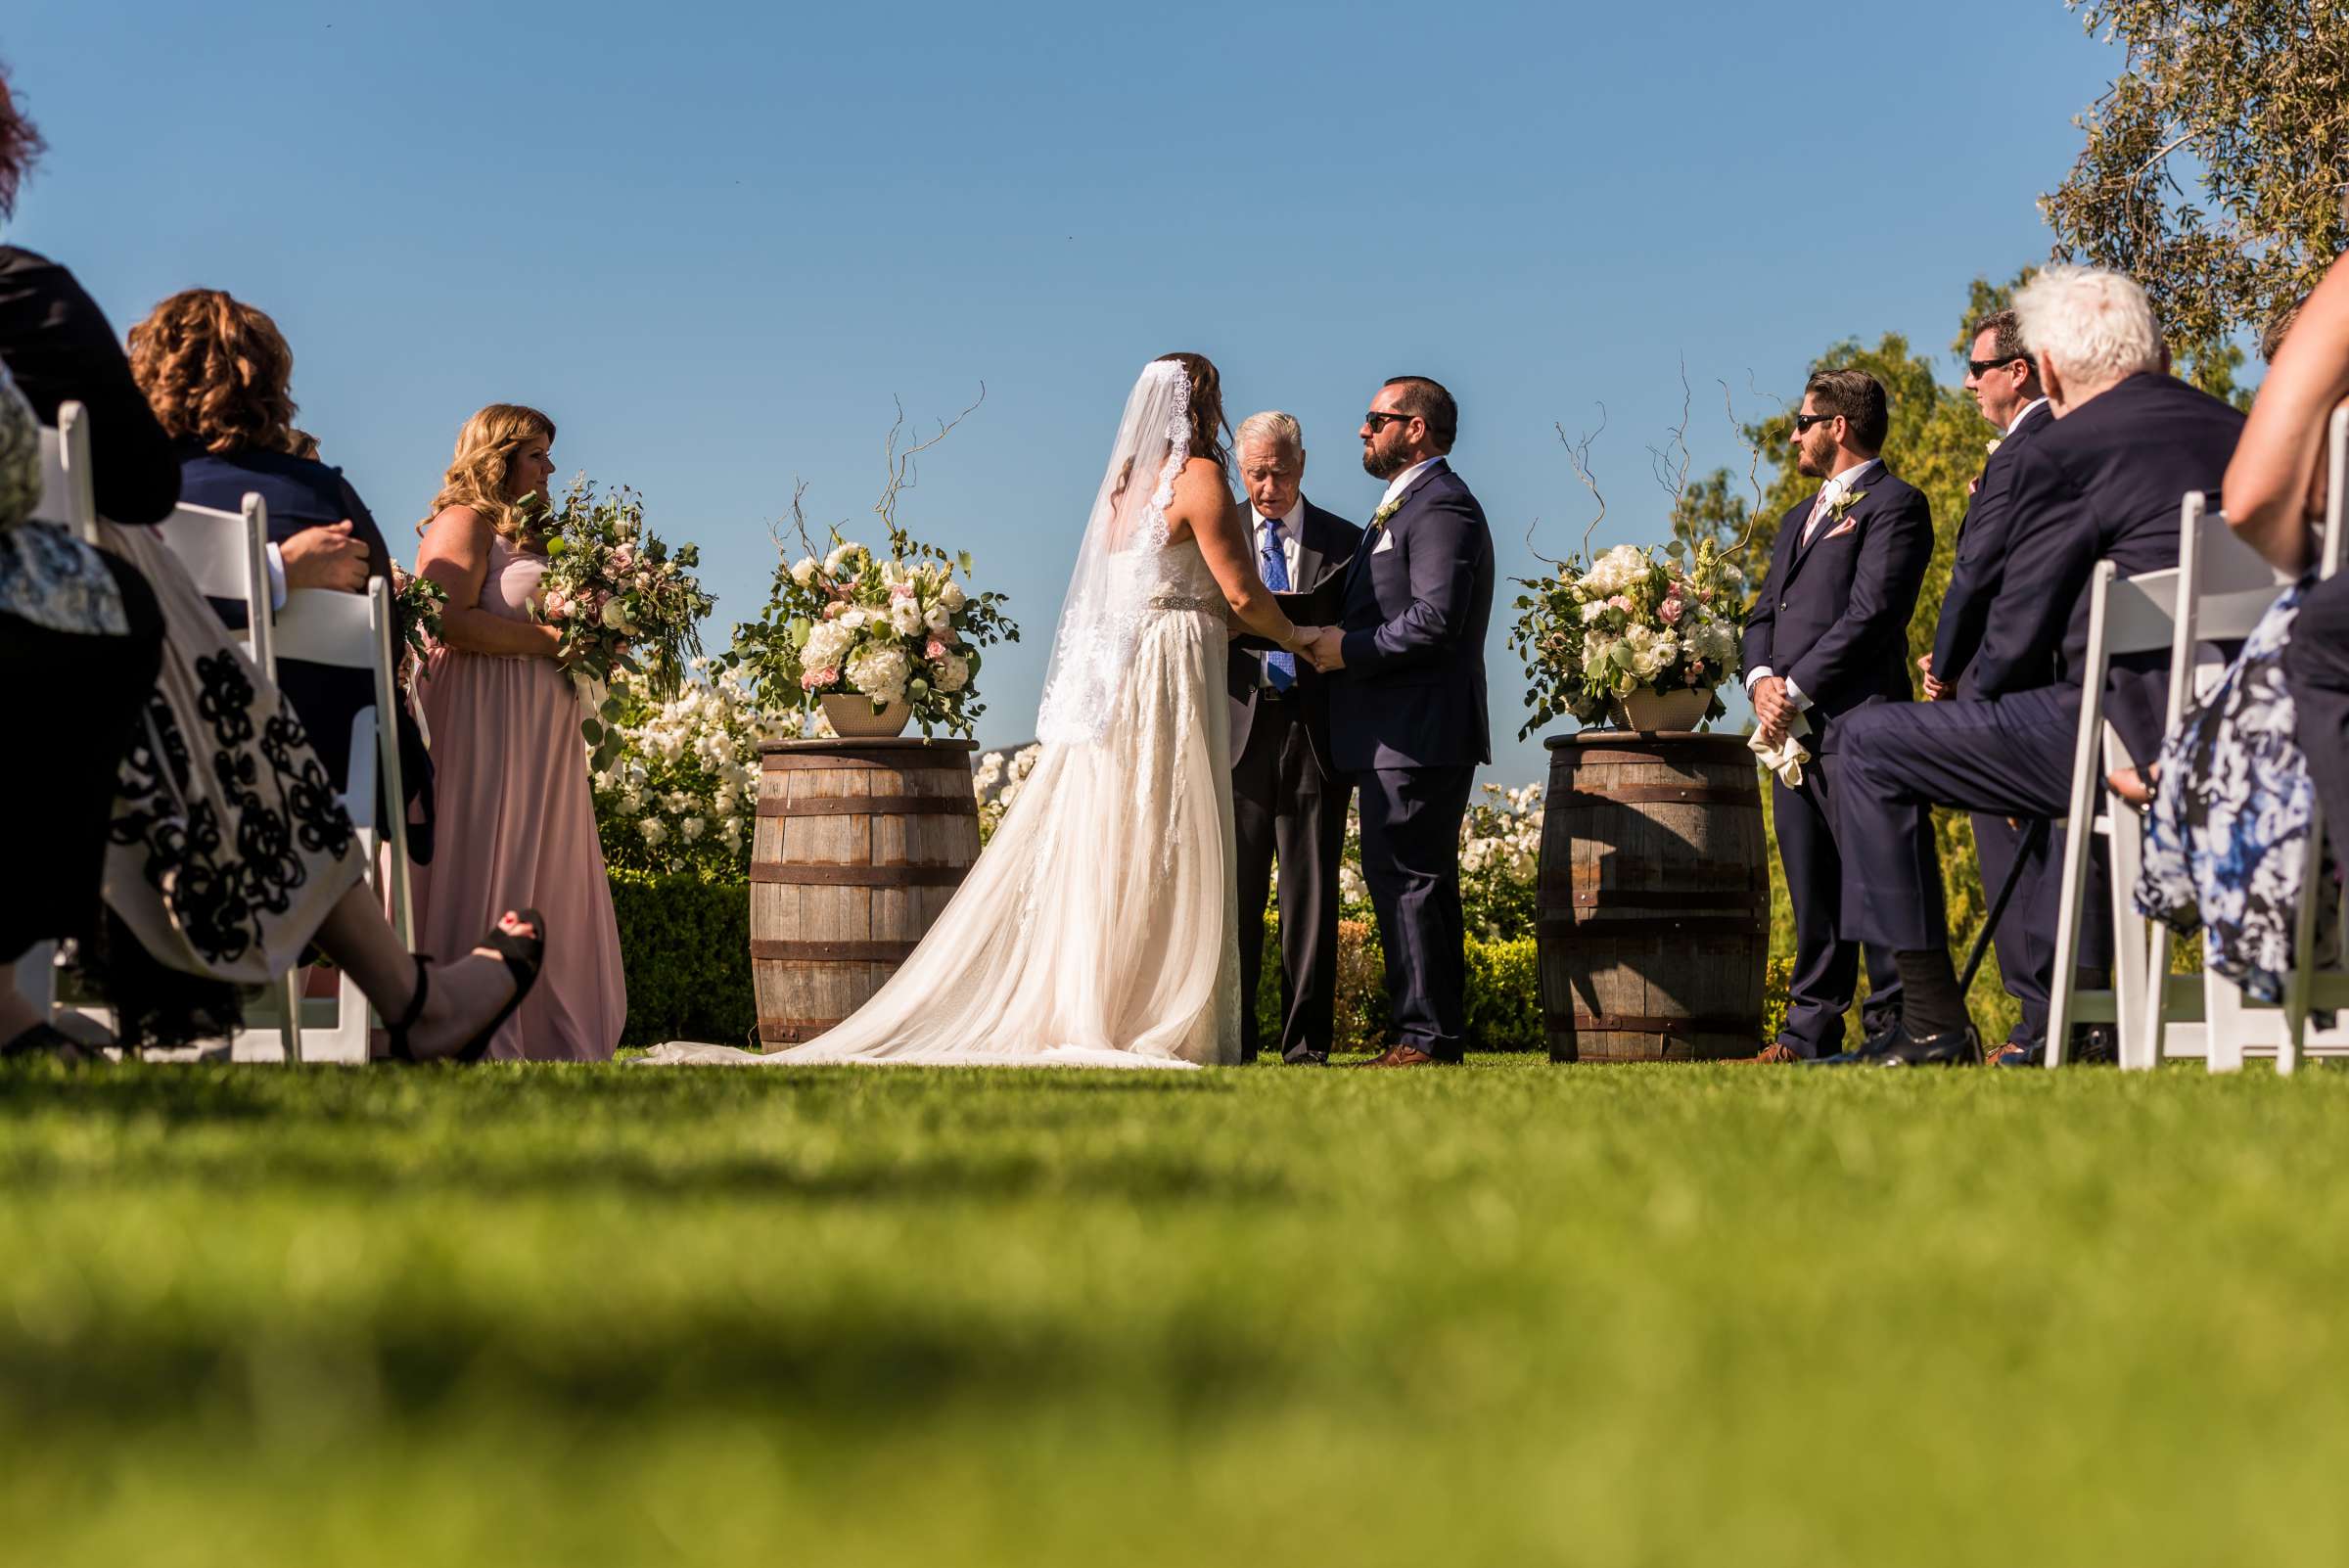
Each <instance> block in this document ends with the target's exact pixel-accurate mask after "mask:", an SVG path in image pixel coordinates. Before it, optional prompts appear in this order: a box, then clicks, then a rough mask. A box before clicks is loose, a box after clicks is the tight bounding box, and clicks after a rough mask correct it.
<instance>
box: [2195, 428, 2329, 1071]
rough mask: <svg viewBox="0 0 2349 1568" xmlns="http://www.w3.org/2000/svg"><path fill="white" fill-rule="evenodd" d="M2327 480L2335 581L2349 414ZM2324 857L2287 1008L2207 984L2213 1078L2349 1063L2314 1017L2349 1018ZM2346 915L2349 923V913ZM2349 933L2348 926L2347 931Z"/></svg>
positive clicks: (2320, 561)
mask: <svg viewBox="0 0 2349 1568" xmlns="http://www.w3.org/2000/svg"><path fill="white" fill-rule="evenodd" d="M2325 461H2326V465H2327V474H2326V478H2327V480H2328V481H2329V484H2327V485H2326V508H2325V528H2324V532H2323V534H2322V536H2321V538H2320V539H2319V543H2318V551H2317V574H2318V576H2319V577H2320V578H2323V577H2329V576H2333V575H2334V574H2335V573H2337V572H2339V571H2340V569H2341V561H2342V556H2343V552H2344V547H2345V545H2349V541H2345V540H2344V539H2343V537H2342V533H2343V530H2342V522H2341V520H2342V514H2343V503H2342V495H2341V487H2342V484H2343V483H2344V482H2349V410H2336V411H2335V412H2334V413H2333V416H2332V420H2331V423H2330V425H2329V426H2328V427H2327V429H2326V455H2325ZM2308 831H2309V842H2310V844H2311V845H2312V846H2317V847H2321V846H2322V845H2323V844H2324V842H2325V811H2324V805H2323V803H2322V802H2317V803H2314V804H2313V805H2312V806H2311V807H2310V810H2309V823H2308ZM2322 867H2323V860H2322V858H2321V855H2317V854H2312V856H2311V857H2310V861H2309V866H2308V875H2307V876H2306V877H2305V878H2303V879H2302V882H2301V886H2300V903H2299V907H2298V909H2297V910H2296V911H2295V912H2294V920H2293V933H2292V973H2291V975H2290V976H2289V977H2288V978H2287V979H2286V980H2285V982H2284V993H2283V1000H2282V1001H2281V1003H2280V1004H2275V1003H2262V1002H2255V1001H2247V1000H2245V999H2244V997H2243V994H2242V992H2241V991H2240V989H2238V988H2237V987H2235V986H2234V985H2233V984H2231V983H2230V982H2228V981H2226V980H2224V979H2221V978H2220V977H2219V976H2216V975H2211V976H2208V977H2206V988H2205V989H2206V992H2207V994H2208V997H2209V1000H2208V1002H2207V1004H2206V1006H2207V1010H2208V1012H2209V1015H2210V1021H2211V1054H2210V1070H2211V1071H2212V1072H2214V1073H2219V1072H2232V1071H2235V1070H2238V1069H2240V1068H2241V1066H2242V1065H2243V1057H2244V1055H2245V1053H2246V1052H2247V1051H2248V1052H2256V1053H2258V1054H2261V1055H2266V1054H2268V1053H2270V1052H2273V1053H2274V1055H2275V1058H2276V1071H2277V1072H2279V1073H2289V1072H2292V1071H2293V1070H2294V1069H2296V1068H2297V1067H2298V1066H2299V1065H2300V1058H2301V1056H2302V1055H2303V1054H2306V1055H2311V1056H2341V1055H2349V1022H2344V1023H2340V1024H2336V1025H2335V1026H2334V1027H2333V1028H2332V1029H2329V1030H2326V1031H2322V1032H2318V1033H2315V1034H2312V1033H2311V1022H2310V1018H2309V1015H2310V1013H2311V1012H2312V1011H2314V1010H2315V1009H2317V1008H2320V1007H2322V1008H2326V1009H2329V1010H2332V1011H2335V1012H2339V1011H2343V1010H2349V971H2344V970H2343V969H2341V968H2338V967H2335V968H2326V969H2320V968H2319V967H2318V966H2317V956H2318V955H2317V950H2316V946H2317V913H2318V908H2319V900H2321V899H2325V898H2326V897H2328V896H2330V895H2331V890H2330V888H2329V886H2328V885H2327V883H2326V878H2325V877H2324V875H2323V874H2322ZM2341 913H2342V915H2343V917H2344V918H2345V919H2349V907H2344V908H2343V909H2342V910H2341ZM2342 929H2343V930H2345V931H2349V926H2344V927H2343V928H2342Z"/></svg>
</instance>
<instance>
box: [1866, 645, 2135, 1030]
mask: <svg viewBox="0 0 2349 1568" xmlns="http://www.w3.org/2000/svg"><path fill="white" fill-rule="evenodd" d="M2079 723H2080V688H2079V687H2077V686H2043V687H2041V688H2039V689H2038V690H2037V691H2025V692H2014V693H2011V694H2009V695H2007V696H2004V697H1994V698H1991V699H1989V700H1987V701H1983V700H1980V699H1973V700H1959V701H1955V702H1938V703H1885V704H1882V705H1880V706H1878V707H1874V708H1868V709H1863V710H1862V711H1860V712H1859V713H1856V714H1851V715H1846V716H1845V717H1844V718H1843V719H1841V720H1840V721H1839V727H1838V729H1837V731H1836V734H1837V739H1838V743H1839V745H1840V746H1841V749H1842V754H1843V758H1842V761H1843V772H1842V784H1843V793H1842V802H1841V809H1842V815H1843V827H1844V842H1845V843H1846V844H1847V845H1848V846H1849V847H1850V851H1851V853H1850V854H1849V855H1848V856H1847V857H1846V862H1845V871H1846V881H1845V897H1844V902H1843V918H1844V926H1843V929H1844V935H1845V936H1847V937H1852V938H1855V939H1858V940H1861V941H1866V942H1881V943H1883V944H1885V945H1887V946H1889V947H1891V948H1893V949H1894V950H1895V951H1899V952H1908V951H1915V950H1918V949H1921V948H1927V947H1947V946H1948V945H1950V926H1949V907H1948V905H1947V904H1946V903H1945V902H1944V900H1943V899H1942V893H1941V871H1940V866H1939V864H1938V863H1937V862H1936V861H1935V859H1934V857H1933V853H1932V841H1931V840H1930V838H1927V837H1924V836H1923V835H1921V834H1920V833H1918V832H1917V831H1916V830H1915V828H1914V827H1913V826H1912V824H1915V823H1917V822H1918V821H1920V819H1921V815H1922V813H1923V811H1924V810H1925V809H1926V808H1927V807H1933V806H1951V807H1958V808H1959V809H1962V810H1969V811H1977V812H1983V813H1986V814H1991V815H1997V816H2012V817H2034V816H2044V817H2050V818H2052V817H2060V816H2062V815H2063V814H2064V813H2065V812H2066V811H2067V810H2068V809H2069V808H2070V806H2071V803H2070V800H2069V799H2068V797H2069V795H2070V793H2071V778H2072V744H2073V738H2074V736H2075V734H2076V733H2077V731H2078V728H2079ZM1920 841H1921V842H1920ZM2050 841H2051V842H2050V848H2049V852H2048V865H2049V868H2050V870H2049V874H2048V875H2046V876H2043V877H2041V878H2040V879H2039V886H2038V888H2037V889H2036V890H2034V892H2033V895H2032V899H2031V905H2030V924H2029V929H2030V931H2031V933H2032V940H2033V941H2035V942H2042V943H2045V944H2046V945H2047V950H2048V953H2049V956H2050V963H2051V962H2052V958H2053V953H2054V933H2055V917H2056V914H2057V911H2058V907H2059V902H2058V900H2059V899H2061V896H2062V892H2063V890H2062V887H2061V886H2060V884H2061V883H2062V880H2063V879H2062V877H2061V876H2060V875H2058V874H2056V870H2055V868H2057V867H2059V866H2060V865H2061V863H2062V858H2061V856H2062V847H2061V843H2060V841H2059V840H2056V839H2054V836H2052V835H2050ZM1920 848H1921V853H1919V851H1920ZM2090 895H2091V896H2090V899H2089V903H2088V914H2089V918H2088V919H2087V920H2086V921H2084V922H2083V929H2082V945H2081V962H2082V963H2083V964H2084V965H2089V966H2092V967H2093V966H2095V965H2097V964H2099V963H2103V962H2107V961H2109V955H2110V952H2111V947H2110V940H2111V927H2110V923H2109V921H2108V920H2105V919H2102V918H2099V914H2098V912H2099V911H2100V910H2101V909H2102V908H2103V907H2104V903H2105V899H2104V898H2103V896H2102V883H2101V881H2100V880H2099V879H2098V878H2096V877H2092V878H2091V887H2090ZM2043 1027H2044V1026H2043Z"/></svg>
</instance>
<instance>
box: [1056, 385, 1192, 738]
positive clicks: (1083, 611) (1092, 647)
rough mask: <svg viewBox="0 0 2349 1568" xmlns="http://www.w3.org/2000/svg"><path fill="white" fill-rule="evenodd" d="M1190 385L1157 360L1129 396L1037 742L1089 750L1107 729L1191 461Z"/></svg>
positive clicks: (1067, 612)
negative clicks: (1171, 506)
mask: <svg viewBox="0 0 2349 1568" xmlns="http://www.w3.org/2000/svg"><path fill="white" fill-rule="evenodd" d="M1190 410H1191V378H1190V375H1189V373H1188V372H1186V371H1185V370H1184V369H1183V366H1182V363H1181V361H1179V360H1174V359H1154V360H1152V361H1151V362H1150V363H1149V364H1147V365H1144V366H1143V367H1142V374H1141V378H1140V379H1139V380H1138V381H1136V382H1135V383H1134V384H1133V391H1132V392H1129V393H1128V394H1127V398H1126V414H1125V417H1124V418H1123V419H1121V420H1119V422H1118V438H1117V441H1116V444H1114V445H1113V446H1111V447H1110V450H1109V467H1108V468H1107V470H1105V471H1104V472H1103V474H1102V476H1101V488H1100V490H1099V492H1098V493H1096V494H1095V495H1094V497H1093V510H1092V515H1091V516H1090V517H1089V518H1088V519H1087V520H1086V522H1085V526H1084V541H1083V543H1082V544H1081V545H1079V546H1078V549H1077V567H1076V570H1075V572H1074V573H1072V574H1071V575H1070V577H1069V596H1068V598H1067V600H1066V601H1064V602H1063V604H1062V605H1061V610H1060V629H1059V631H1058V633H1057V634H1056V635H1055V636H1054V638H1053V640H1052V658H1051V662H1050V663H1049V664H1048V665H1047V666H1046V667H1045V670H1044V697H1043V704H1042V707H1041V709H1040V710H1039V712H1038V714H1037V717H1036V735H1037V738H1038V739H1040V740H1045V741H1051V742H1056V743H1060V744H1063V745H1086V744H1090V743H1091V742H1093V741H1096V740H1098V739H1100V738H1101V734H1102V732H1103V731H1104V730H1105V729H1106V728H1107V727H1108V725H1109V720H1110V715H1111V711H1112V709H1113V707H1114V705H1115V704H1116V702H1117V699H1118V695H1119V692H1120V690H1121V688H1122V685H1123V682H1124V679H1125V675H1126V671H1127V669H1128V668H1129V667H1130V665H1131V664H1132V658H1133V651H1134V647H1135V644H1136V643H1137V642H1138V641H1139V640H1140V637H1141V632H1142V623H1143V621H1144V619H1145V618H1146V617H1148V616H1149V615H1150V614H1151V608H1150V604H1149V597H1150V594H1151V591H1152V589H1153V586H1154V584H1155V582H1156V580H1157V579H1156V574H1155V573H1154V571H1153V570H1152V563H1151V562H1150V561H1149V559H1148V558H1149V557H1150V556H1153V555H1155V554H1156V553H1157V552H1158V551H1159V550H1161V549H1164V548H1165V547H1166V543H1167V503H1168V502H1169V501H1171V500H1172V499H1173V498H1174V478H1175V476H1176V475H1178V474H1180V473H1181V472H1182V465H1183V461H1184V459H1186V458H1187V457H1189V456H1190V429H1191V425H1190Z"/></svg>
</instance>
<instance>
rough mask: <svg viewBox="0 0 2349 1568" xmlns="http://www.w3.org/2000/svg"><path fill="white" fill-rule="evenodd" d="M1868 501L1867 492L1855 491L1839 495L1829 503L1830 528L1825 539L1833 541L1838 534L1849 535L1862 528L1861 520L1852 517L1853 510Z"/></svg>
mask: <svg viewBox="0 0 2349 1568" xmlns="http://www.w3.org/2000/svg"><path fill="white" fill-rule="evenodd" d="M1866 499H1867V491H1865V490H1853V491H1850V492H1849V493H1847V494H1843V495H1838V496H1837V497H1835V499H1833V500H1832V501H1829V502H1828V503H1827V517H1826V522H1827V525H1828V526H1827V531H1826V533H1825V534H1824V535H1823V537H1826V538H1830V539H1831V538H1833V537H1835V535H1836V534H1838V533H1848V532H1850V531H1851V530H1854V529H1856V528H1858V527H1859V526H1860V520H1859V519H1858V518H1856V517H1854V516H1852V508H1853V507H1855V506H1858V505H1859V504H1860V503H1861V502H1862V501H1865V500H1866Z"/></svg>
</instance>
